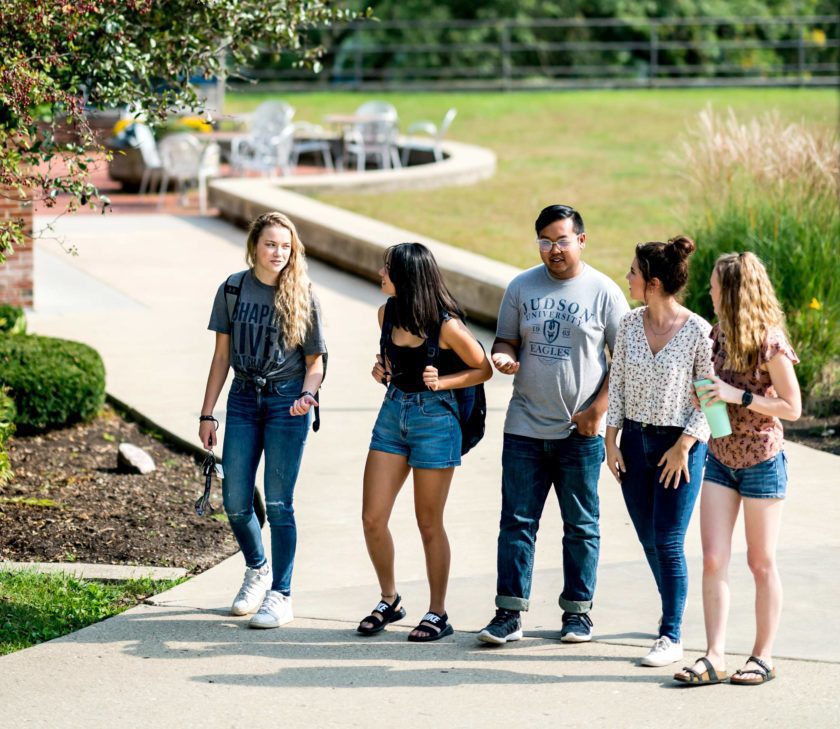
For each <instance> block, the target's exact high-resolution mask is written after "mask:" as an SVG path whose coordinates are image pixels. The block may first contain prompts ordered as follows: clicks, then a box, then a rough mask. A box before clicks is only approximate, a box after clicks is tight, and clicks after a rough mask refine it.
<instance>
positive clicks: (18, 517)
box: [0, 407, 237, 573]
mask: <svg viewBox="0 0 840 729" xmlns="http://www.w3.org/2000/svg"><path fill="white" fill-rule="evenodd" d="M156 435H157V434H155V433H149V432H144V431H143V430H142V429H141V428H140V426H139V425H137V424H136V423H133V422H129V421H127V420H125V419H124V418H123V417H121V416H120V415H119V414H118V413H116V412H115V411H114V410H113V409H112V408H110V407H106V408H105V410H104V411H103V413H102V415H101V416H100V417H99V418H97V419H96V420H95V421H93V422H92V423H84V424H79V425H75V426H73V427H69V428H64V429H61V430H55V431H51V432H48V433H45V434H43V435H34V436H25V437H22V436H15V437H13V438H12V439H11V440H10V442H9V455H10V458H11V463H12V469H13V470H14V478H13V479H12V481H11V483H8V484H6V485H4V486H0V560H12V561H20V562H67V561H78V562H93V563H99V564H139V565H154V566H160V567H184V568H186V569H187V570H188V571H189V572H191V573H197V572H201V571H203V570H205V569H208V568H209V567H212V566H213V565H215V564H218V563H219V562H220V561H221V560H222V559H224V558H225V557H227V556H229V555H231V554H233V553H234V552H235V551H236V550H237V546H236V542H235V540H234V538H233V535H232V534H231V531H230V528H229V526H228V524H227V522H226V521H224V520H223V518H222V519H219V518H210V517H209V516H204V517H201V518H200V517H197V516H196V515H195V511H194V509H193V503H194V502H195V500H196V499H197V498H198V496H199V495H200V493H201V492H202V489H203V479H202V477H201V475H200V469H199V466H198V465H197V464H196V462H195V460H194V458H193V457H192V456H191V455H187V454H185V453H183V452H181V451H179V450H177V449H176V448H173V447H172V446H169V445H167V444H166V443H163V442H161V440H160V438H159V436H158V437H155V436H156ZM121 442H129V443H133V444H134V445H137V446H139V447H141V448H143V449H144V450H145V451H146V452H147V453H149V454H150V455H151V456H152V458H153V459H154V460H155V464H156V466H157V469H156V470H155V471H153V472H152V473H150V474H148V475H145V476H141V475H134V474H127V473H121V472H119V471H118V470H117V448H118V446H119V444H120V443H121ZM213 496H214V498H213V503H214V505H215V506H216V507H217V512H216V513H217V515H221V514H223V512H222V510H221V508H220V502H221V488H220V485H219V482H218V481H217V480H216V479H214V483H213Z"/></svg>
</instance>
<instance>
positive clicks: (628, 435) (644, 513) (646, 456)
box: [621, 420, 706, 641]
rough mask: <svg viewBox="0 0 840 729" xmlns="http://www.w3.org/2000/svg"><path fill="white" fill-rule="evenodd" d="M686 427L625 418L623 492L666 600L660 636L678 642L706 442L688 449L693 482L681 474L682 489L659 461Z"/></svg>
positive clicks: (657, 582)
mask: <svg viewBox="0 0 840 729" xmlns="http://www.w3.org/2000/svg"><path fill="white" fill-rule="evenodd" d="M682 432H683V429H682V428H677V427H673V428H672V427H667V426H655V425H643V424H641V423H637V422H635V421H633V420H625V421H624V427H623V428H622V430H621V455H622V458H623V459H624V467H625V469H626V470H625V472H624V473H623V474H622V476H621V492H622V493H623V494H624V503H625V504H627V511H628V512H629V514H630V519H631V520H632V522H633V526H634V527H635V529H636V534H637V535H638V537H639V541H640V542H641V544H642V548H643V549H644V550H645V557H647V561H648V564H649V565H650V569H651V572H653V578H654V579H655V580H656V587H657V589H658V590H659V595H660V598H661V600H662V625H661V626H660V628H659V635H660V636H663V635H664V636H667V637H668V638H670V639H671V640H672V641H679V640H680V638H681V628H682V619H683V612H684V611H685V600H686V595H687V594H688V569H687V567H686V562H685V532H686V530H687V529H688V522H689V521H690V520H691V513H692V511H693V510H694V503H695V501H697V494H698V493H699V491H700V484H701V483H702V481H703V464H704V462H705V460H706V444H705V443H701V442H699V441H698V442H697V443H695V444H694V445H693V446H692V447H691V450H690V451H689V453H688V471H689V474H690V477H689V482H688V483H686V481H685V477H684V476H680V481H679V484H678V488H673V487H671V488H667V489H666V488H665V487H664V486H663V485H662V484H661V483H659V477H660V475H661V474H662V468H661V467H660V466H657V464H658V463H659V460H660V459H661V458H662V456H663V455H664V453H665V451H667V450H668V449H669V448H670V447H671V446H673V445H674V443H676V442H677V439H678V438H679V437H680V436H681V435H682Z"/></svg>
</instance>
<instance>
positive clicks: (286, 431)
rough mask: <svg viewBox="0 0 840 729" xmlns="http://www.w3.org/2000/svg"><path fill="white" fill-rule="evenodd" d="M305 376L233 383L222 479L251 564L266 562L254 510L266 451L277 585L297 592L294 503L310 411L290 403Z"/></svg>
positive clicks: (231, 519) (230, 515)
mask: <svg viewBox="0 0 840 729" xmlns="http://www.w3.org/2000/svg"><path fill="white" fill-rule="evenodd" d="M302 387H303V379H298V378H295V379H293V380H280V381H277V382H268V383H266V385H265V388H264V389H263V391H262V393H261V394H258V393H257V391H256V389H255V387H254V385H253V384H252V383H249V382H246V381H244V380H239V379H236V380H234V381H233V384H232V385H231V388H230V394H229V395H228V401H227V417H226V421H225V440H224V469H225V478H224V481H223V482H222V493H223V496H224V504H225V513H226V514H227V517H228V521H229V522H230V526H231V529H233V534H234V536H235V537H236V541H237V542H238V543H239V548H240V549H241V550H242V554H243V556H244V557H245V564H246V565H247V566H248V567H261V566H262V565H263V564H265V561H266V559H265V551H264V550H263V544H262V537H261V535H260V524H259V520H258V519H257V516H256V514H255V513H254V503H253V502H254V479H255V478H256V475H257V466H258V465H259V462H260V458H261V457H262V454H263V451H265V481H264V485H265V510H266V516H267V517H268V523H269V526H270V528H271V566H272V583H271V589H272V590H278V591H279V592H282V593H283V594H284V595H289V594H291V588H292V567H293V566H294V561H295V547H296V546H297V528H296V526H295V510H294V506H293V504H292V501H293V497H294V491H295V482H296V481H297V476H298V471H299V470H300V462H301V458H302V456H303V446H304V444H305V443H306V434H307V432H308V429H309V416H308V415H307V416H293V415H290V414H289V408H290V407H291V405H292V403H293V402H294V401H295V399H296V398H297V396H298V395H299V394H300V391H301V389H302Z"/></svg>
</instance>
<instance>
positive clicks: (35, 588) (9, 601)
mask: <svg viewBox="0 0 840 729" xmlns="http://www.w3.org/2000/svg"><path fill="white" fill-rule="evenodd" d="M179 582H182V580H163V581H152V580H129V581H126V582H109V583H104V582H90V581H87V580H80V579H77V578H75V577H71V576H69V575H63V574H54V575H41V574H37V573H34V572H0V656H2V655H4V654H6V653H12V652H13V651H17V650H21V649H22V648H28V647H29V646H32V645H35V644H36V643H43V642H44V641H47V640H52V639H53V638H59V637H61V636H62V635H67V633H72V632H73V631H74V630H79V629H81V628H84V627H85V626H87V625H91V624H92V623H98V622H99V621H100V620H104V619H105V618H110V617H111V616H112V615H116V614H117V613H121V612H122V611H123V610H126V609H128V608H130V607H134V606H135V605H136V604H137V603H139V602H140V601H142V600H144V599H145V598H147V597H149V596H150V595H156V594H158V593H161V592H163V591H164V590H168V589H169V588H170V587H174V586H175V585H177V584H178V583H179Z"/></svg>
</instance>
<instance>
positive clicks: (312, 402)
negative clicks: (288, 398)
mask: <svg viewBox="0 0 840 729" xmlns="http://www.w3.org/2000/svg"><path fill="white" fill-rule="evenodd" d="M313 407H315V408H317V407H318V401H317V400H316V399H315V398H314V397H312V395H309V394H306V395H301V396H300V397H299V398H298V399H297V400H295V401H294V402H293V403H292V407H290V408H289V414H290V415H306V413H308V412H309V409H310V408H313Z"/></svg>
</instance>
